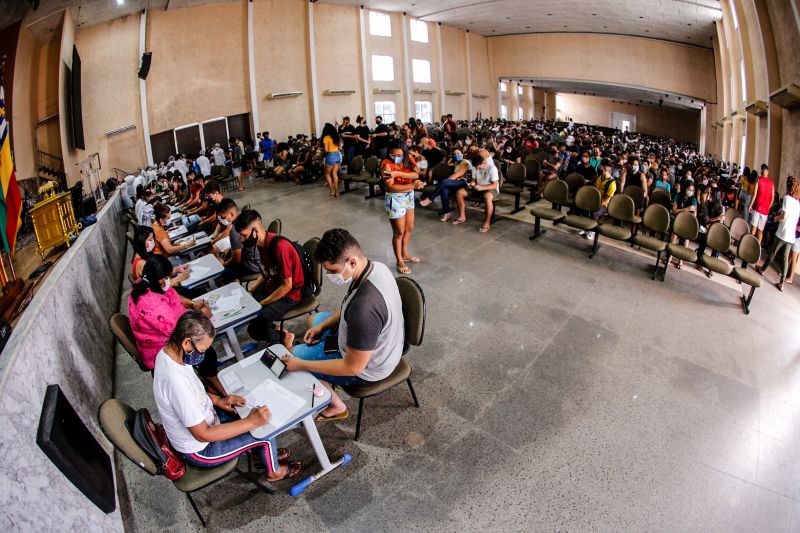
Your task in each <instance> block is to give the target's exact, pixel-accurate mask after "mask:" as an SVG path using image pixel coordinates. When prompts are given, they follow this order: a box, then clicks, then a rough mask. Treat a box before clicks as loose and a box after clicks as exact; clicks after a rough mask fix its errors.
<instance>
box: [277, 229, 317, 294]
mask: <svg viewBox="0 0 800 533" xmlns="http://www.w3.org/2000/svg"><path fill="white" fill-rule="evenodd" d="M281 240H284V241H287V242H289V243H291V245H292V246H294V249H295V251H296V252H297V255H298V256H299V257H300V265H302V267H303V281H304V283H303V285H302V286H300V285H293V286H292V289H300V292H301V293H302V295H303V296H309V295H311V294H314V293H315V292H317V289H318V287H317V284H316V282H315V281H314V263H313V262H312V260H311V257H309V255H308V252H306V249H305V248H303V245H302V244H300V243H299V242H297V241H292V240H289V239H287V238H286V237H282V236H280V235H275V237H273V238H272V241H270V243H269V250H268V253H269V259H270V262H271V263H272V264H273V266H276V267H277V265H278V256H277V254H276V251H277V249H278V242H279V241H281Z"/></svg>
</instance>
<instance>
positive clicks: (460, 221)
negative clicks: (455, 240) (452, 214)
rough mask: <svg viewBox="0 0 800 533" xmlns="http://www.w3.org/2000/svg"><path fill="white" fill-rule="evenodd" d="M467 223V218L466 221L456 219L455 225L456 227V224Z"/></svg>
mask: <svg viewBox="0 0 800 533" xmlns="http://www.w3.org/2000/svg"><path fill="white" fill-rule="evenodd" d="M466 221H467V219H466V218H465V219H463V220H462V219H460V218H457V219H455V220H454V221H453V225H454V226H455V225H456V224H463V223H464V222H466Z"/></svg>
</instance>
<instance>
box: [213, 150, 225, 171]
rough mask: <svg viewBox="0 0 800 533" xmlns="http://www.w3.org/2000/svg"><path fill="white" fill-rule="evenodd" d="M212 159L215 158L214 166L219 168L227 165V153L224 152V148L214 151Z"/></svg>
mask: <svg viewBox="0 0 800 533" xmlns="http://www.w3.org/2000/svg"><path fill="white" fill-rule="evenodd" d="M211 157H213V158H214V164H215V165H217V166H218V167H219V166H222V165H224V164H225V152H224V151H223V150H222V148H216V147H215V148H214V149H213V150H211Z"/></svg>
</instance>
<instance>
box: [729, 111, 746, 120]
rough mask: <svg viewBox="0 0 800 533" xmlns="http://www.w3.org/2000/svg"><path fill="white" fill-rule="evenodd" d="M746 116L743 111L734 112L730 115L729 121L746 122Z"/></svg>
mask: <svg viewBox="0 0 800 533" xmlns="http://www.w3.org/2000/svg"><path fill="white" fill-rule="evenodd" d="M746 119H747V114H746V113H745V112H744V111H734V112H733V113H731V120H746Z"/></svg>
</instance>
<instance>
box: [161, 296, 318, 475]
mask: <svg viewBox="0 0 800 533" xmlns="http://www.w3.org/2000/svg"><path fill="white" fill-rule="evenodd" d="M214 334H215V331H214V326H213V324H211V320H209V319H208V317H206V316H205V315H204V314H202V313H199V312H196V311H188V312H186V313H185V314H183V315H182V316H181V317H180V318H179V319H178V321H177V323H176V324H175V326H174V328H173V330H172V331H171V332H170V335H169V337H168V339H167V342H166V344H165V346H164V347H163V349H161V350H160V351H159V352H158V354H157V356H156V360H155V369H154V372H153V397H154V399H155V402H156V407H157V408H158V414H159V415H160V418H161V423H162V424H163V425H164V431H165V433H166V434H167V439H168V440H169V442H170V444H171V445H172V447H173V448H174V449H175V451H176V452H178V454H179V455H180V456H181V457H182V458H183V460H184V461H186V462H187V463H189V464H190V465H192V466H195V467H198V468H214V467H216V466H220V465H222V464H224V463H227V462H230V461H231V460H232V459H235V458H236V457H238V456H239V455H241V454H243V453H245V452H248V451H250V450H253V451H255V452H257V454H258V457H259V458H260V459H261V462H262V464H263V465H264V468H265V469H266V471H267V476H266V477H267V481H278V480H281V479H286V478H292V477H297V476H299V475H300V473H301V472H302V471H303V463H302V462H300V461H292V462H289V457H290V455H291V454H290V453H289V451H288V450H285V449H281V448H278V447H277V446H276V443H275V440H274V439H259V438H256V437H253V436H252V435H251V434H250V432H251V431H252V430H254V429H256V428H259V427H261V426H263V425H264V424H266V423H267V422H269V419H270V412H269V409H268V408H267V407H266V406H255V407H253V408H252V409H251V410H250V413H249V414H248V415H247V417H245V418H239V416H238V415H237V414H236V410H235V407H237V406H238V407H244V406H246V402H245V399H244V398H242V397H241V396H234V395H228V396H226V395H224V394H221V393H219V392H213V391H206V390H205V389H204V387H203V384H202V382H201V381H200V380H199V379H198V378H197V375H196V374H195V371H194V368H193V367H194V366H195V365H198V364H202V362H203V361H205V360H206V359H208V357H209V351H210V350H211V343H212V342H213V340H214Z"/></svg>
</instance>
